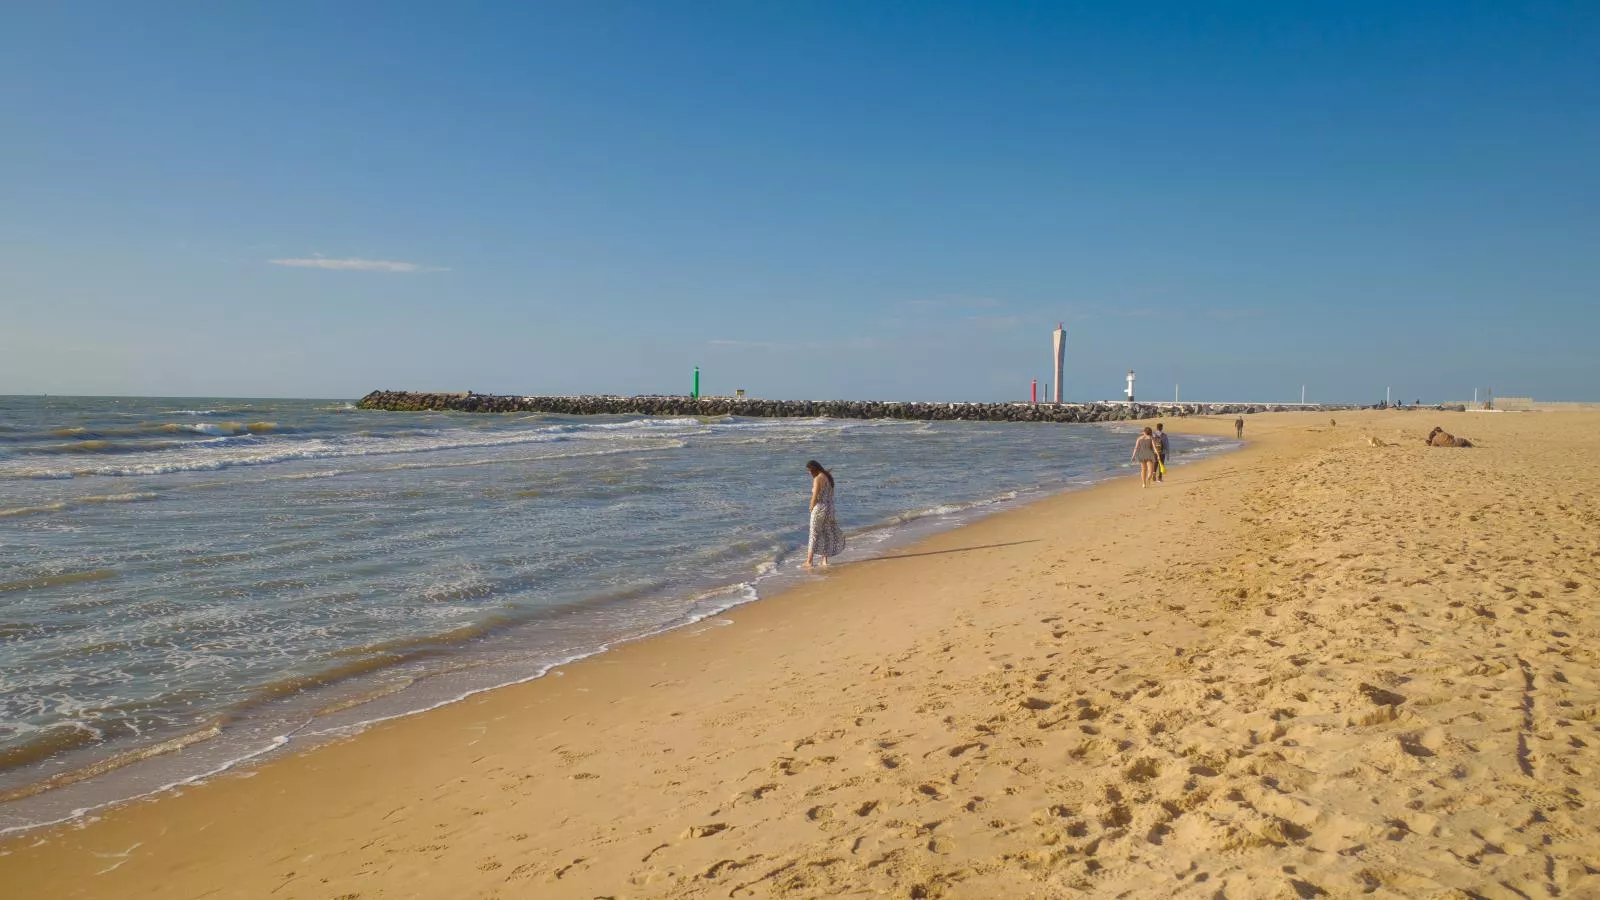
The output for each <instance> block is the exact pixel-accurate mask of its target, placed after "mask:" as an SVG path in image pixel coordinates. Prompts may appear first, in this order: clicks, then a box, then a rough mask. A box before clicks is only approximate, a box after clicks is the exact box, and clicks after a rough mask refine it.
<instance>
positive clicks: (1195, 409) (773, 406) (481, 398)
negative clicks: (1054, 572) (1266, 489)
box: [356, 391, 1342, 422]
mask: <svg viewBox="0 0 1600 900" xmlns="http://www.w3.org/2000/svg"><path fill="white" fill-rule="evenodd" d="M356 405H357V406H358V407H359V408H361V409H382V410H390V411H395V412H417V411H421V410H451V411H454V412H474V413H528V412H536V413H552V414H556V415H567V416H597V415H640V416H753V417H761V418H822V417H826V418H831V419H909V420H912V421H929V420H947V421H948V420H957V419H963V420H967V421H983V422H1116V421H1124V420H1129V419H1151V418H1155V417H1157V416H1196V415H1238V414H1241V413H1259V412H1276V411H1280V410H1289V409H1337V408H1342V407H1331V406H1330V407H1316V406H1307V407H1302V406H1299V405H1283V406H1279V405H1272V404H1237V403H1232V404H1224V403H1134V404H1128V403H1063V404H1061V405H1060V406H1052V405H1047V404H1043V403H1041V404H1037V405H1035V404H1030V403H925V402H896V401H881V400H757V399H749V398H737V397H699V398H695V397H683V396H642V397H608V396H579V397H517V396H496V395H492V394H474V393H470V392H468V393H457V394H448V393H416V392H411V391H373V392H372V393H370V394H368V395H366V396H365V397H362V398H361V400H360V402H358V403H357V404H356Z"/></svg>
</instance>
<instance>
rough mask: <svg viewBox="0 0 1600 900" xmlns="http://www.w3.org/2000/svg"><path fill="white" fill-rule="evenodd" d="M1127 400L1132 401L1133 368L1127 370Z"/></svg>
mask: <svg viewBox="0 0 1600 900" xmlns="http://www.w3.org/2000/svg"><path fill="white" fill-rule="evenodd" d="M1128 402H1129V403H1132V402H1133V370H1132V369H1129V370H1128Z"/></svg>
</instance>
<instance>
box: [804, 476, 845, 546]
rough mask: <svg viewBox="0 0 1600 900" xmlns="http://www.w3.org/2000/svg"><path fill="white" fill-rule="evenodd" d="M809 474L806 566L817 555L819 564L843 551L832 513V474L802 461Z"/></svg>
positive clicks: (842, 540) (841, 537)
mask: <svg viewBox="0 0 1600 900" xmlns="http://www.w3.org/2000/svg"><path fill="white" fill-rule="evenodd" d="M806 471H807V472H810V473H811V540H810V541H808V542H807V543H806V568H808V569H809V568H811V563H812V561H813V560H814V559H815V558H816V557H818V556H820V557H822V564H823V565H824V566H826V565H827V564H828V557H830V556H838V555H839V554H840V553H842V552H843V551H844V532H842V531H840V530H839V520H838V519H836V518H835V517H834V514H833V473H832V472H829V471H828V470H827V469H824V468H823V467H822V464H821V463H819V462H817V461H816V460H814V459H813V460H811V461H810V462H808V463H806Z"/></svg>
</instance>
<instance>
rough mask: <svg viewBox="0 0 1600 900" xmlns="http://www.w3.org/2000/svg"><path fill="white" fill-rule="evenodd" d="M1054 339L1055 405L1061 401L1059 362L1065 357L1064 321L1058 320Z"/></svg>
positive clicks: (1065, 332) (1065, 336)
mask: <svg viewBox="0 0 1600 900" xmlns="http://www.w3.org/2000/svg"><path fill="white" fill-rule="evenodd" d="M1054 336H1055V341H1056V393H1055V398H1054V399H1055V401H1056V404H1057V405H1060V403H1061V364H1062V363H1063V362H1065V361H1066V358H1067V326H1066V323H1065V322H1058V323H1057V324H1056V330H1055V333H1054Z"/></svg>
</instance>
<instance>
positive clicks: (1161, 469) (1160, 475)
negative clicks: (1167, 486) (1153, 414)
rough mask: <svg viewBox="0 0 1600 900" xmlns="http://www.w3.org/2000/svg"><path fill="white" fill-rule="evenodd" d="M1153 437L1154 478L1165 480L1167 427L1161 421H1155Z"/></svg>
mask: <svg viewBox="0 0 1600 900" xmlns="http://www.w3.org/2000/svg"><path fill="white" fill-rule="evenodd" d="M1153 437H1155V439H1156V480H1157V481H1166V480H1167V429H1166V427H1165V426H1164V425H1163V424H1162V423H1160V422H1157V423H1156V433H1155V434H1154V435H1153Z"/></svg>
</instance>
